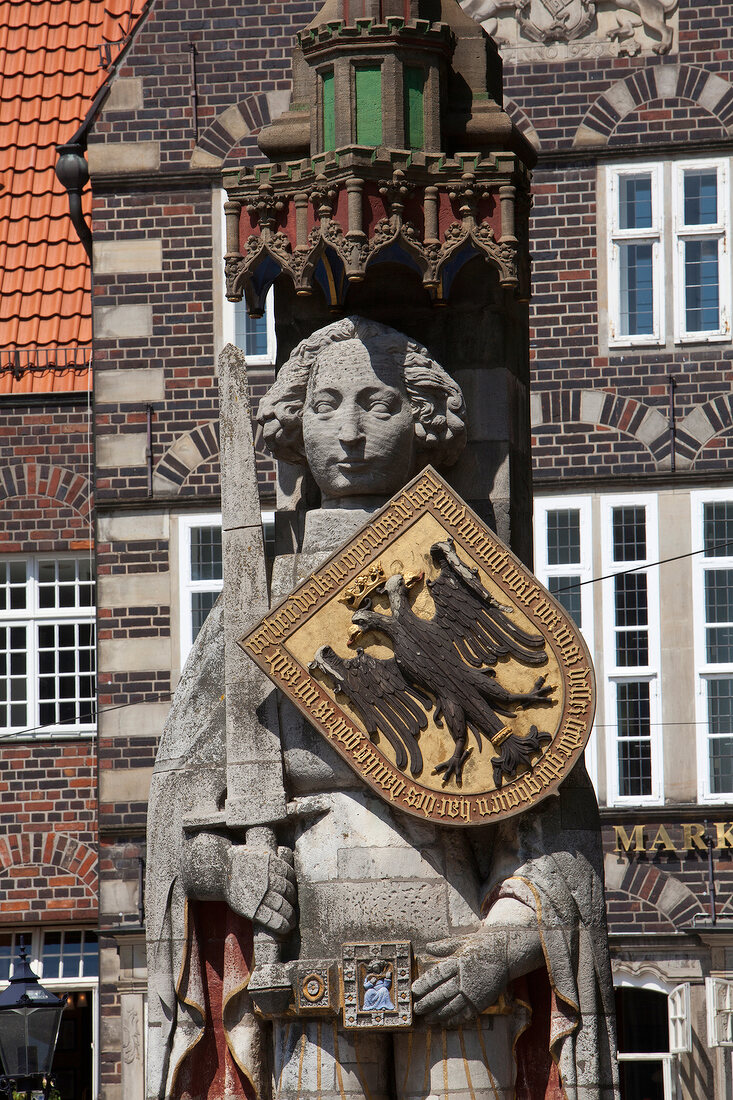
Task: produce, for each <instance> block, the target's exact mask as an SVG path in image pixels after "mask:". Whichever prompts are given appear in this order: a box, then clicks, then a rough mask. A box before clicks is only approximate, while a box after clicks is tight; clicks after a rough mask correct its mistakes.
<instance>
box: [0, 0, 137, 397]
mask: <svg viewBox="0 0 733 1100" xmlns="http://www.w3.org/2000/svg"><path fill="white" fill-rule="evenodd" d="M146 6H147V0H0V280H1V281H2V310H1V311H0V394H7V393H38V392H46V393H47V392H54V391H58V390H67V391H68V390H78V389H86V388H88V387H89V385H90V377H91V374H90V369H89V348H90V346H91V338H92V327H91V294H90V277H89V275H90V273H89V261H88V259H87V256H86V253H85V251H84V249H83V247H82V245H81V243H80V241H79V240H78V239H77V237H76V233H75V232H74V229H73V227H72V224H71V220H70V218H69V204H68V198H67V195H66V191H65V190H64V188H63V187H62V186H61V184H60V183H59V181H58V180H57V179H56V173H55V171H54V168H55V165H56V146H57V145H60V144H62V143H63V142H67V141H70V140H71V139H72V138H73V136H74V134H75V133H76V131H77V130H78V128H79V126H80V125H81V122H82V121H83V119H84V117H85V116H86V114H87V112H88V110H89V108H90V106H91V104H92V101H93V99H94V96H95V95H96V94H97V92H98V91H99V89H100V88H101V87H102V85H103V84H104V81H105V80H106V79H107V76H108V71H107V70H106V69H105V68H103V67H102V65H101V54H100V46H102V44H103V43H118V44H119V45H118V47H117V48H116V49H115V48H113V49H112V59H113V60H114V58H115V56H116V54H117V52H118V50H119V48H120V47H121V45H122V44H124V41H125V35H127V34H128V33H129V31H130V30H131V29H132V27H133V25H134V24H135V22H136V21H137V20H138V18H139V16H140V15H141V14H142V11H143V9H144V8H145V7H146ZM83 206H84V214H85V217H86V218H87V219H88V218H89V215H90V206H91V198H90V191H89V188H87V191H86V193H85V195H84V196H83ZM55 348H58V349H61V350H60V351H59V353H58V354H57V355H55V356H53V355H51V356H49V355H47V352H48V351H49V349H55ZM16 349H18V351H19V355H18V356H15V351H16ZM71 349H79V355H78V356H77V355H74V357H73V358H70V357H69V356H70V353H71ZM36 350H37V352H38V354H37V355H35V354H34V352H36ZM29 362H37V363H38V364H39V365H41V366H43V367H45V368H46V369H43V370H40V371H38V370H37V371H27V372H25V373H22V368H23V367H24V366H25V365H27V364H28V363H29ZM54 362H55V363H56V364H57V367H58V368H60V369H55V370H54V369H50V368H49V367H48V366H47V364H48V363H54ZM69 363H73V364H74V366H72V367H69V366H68V364H69ZM19 364H20V366H21V372H19V371H18V370H15V369H14V370H9V369H8V367H9V366H14V367H17V366H18V365H19ZM18 373H21V377H20V378H18V377H16V375H17V374H18Z"/></svg>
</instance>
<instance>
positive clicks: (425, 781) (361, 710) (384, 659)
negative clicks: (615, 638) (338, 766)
mask: <svg viewBox="0 0 733 1100" xmlns="http://www.w3.org/2000/svg"><path fill="white" fill-rule="evenodd" d="M240 645H241V646H242V647H243V648H244V650H245V651H246V652H247V653H248V654H249V655H250V656H251V657H252V658H253V659H254V660H255V661H256V663H257V664H258V665H259V666H260V667H261V668H262V669H263V670H264V672H265V673H267V675H268V676H269V677H270V678H271V679H272V680H273V682H274V683H275V684H276V685H277V686H278V687H279V688H281V690H282V691H283V692H284V693H285V694H286V695H287V696H288V697H289V698H290V699H291V700H292V701H293V703H295V705H296V706H297V707H298V708H299V709H300V710H301V711H302V713H303V714H304V715H305V716H306V718H307V719H308V720H309V721H310V722H311V724H312V725H313V726H314V727H315V728H316V729H317V730H318V731H319V732H320V733H321V734H322V735H323V736H324V737H325V738H326V739H327V740H328V741H329V743H330V744H331V745H333V746H334V747H335V748H336V750H337V751H338V752H339V753H340V754H341V756H342V757H343V758H344V759H345V760H346V761H347V762H348V763H349V765H350V766H351V767H352V768H353V769H354V770H355V771H356V772H357V774H359V775H360V776H361V777H362V779H363V780H364V781H365V782H366V783H368V784H369V785H370V786H371V787H372V788H373V789H374V790H376V791H377V793H378V794H380V795H382V797H384V798H386V799H388V800H389V801H391V802H392V803H394V804H395V805H396V806H398V807H399V808H400V809H402V810H405V811H406V812H408V813H412V814H414V815H416V816H418V817H429V818H432V819H434V820H439V821H442V822H444V823H445V824H454V825H473V824H481V823H482V822H486V821H496V820H499V819H501V818H503V817H507V816H510V815H511V814H514V813H517V812H520V811H521V810H523V809H526V808H527V807H528V806H530V805H532V804H533V803H535V802H537V801H539V800H540V799H542V798H544V797H545V796H546V795H547V794H550V793H551V792H552V791H554V790H555V789H556V787H557V785H558V784H559V783H560V782H561V780H562V779H563V777H564V776H565V775H567V774H568V772H569V771H570V770H571V768H572V766H573V764H574V763H575V761H576V760H577V758H578V756H579V755H580V754H581V753H582V751H583V748H584V746H585V743H586V741H587V739H588V736H589V733H590V728H591V723H592V720H593V712H594V679H593V671H592V665H591V661H590V657H589V655H588V651H587V649H586V647H585V644H584V642H583V640H582V637H581V636H580V634H579V632H578V630H577V629H576V627H575V625H574V623H573V622H572V620H571V619H570V618H569V617H568V615H567V614H566V612H565V611H564V610H563V608H562V607H561V606H560V604H559V603H557V601H556V600H554V599H553V597H552V596H551V595H550V594H549V593H548V592H546V591H545V589H543V588H542V586H541V585H540V584H539V582H538V581H537V580H536V579H535V578H534V577H533V576H532V574H531V573H530V572H529V570H528V569H526V567H525V566H524V565H522V563H521V562H520V561H519V560H518V559H517V558H515V557H514V555H513V554H512V553H511V552H510V551H509V550H508V549H507V548H506V547H505V546H504V545H503V544H502V543H501V542H500V540H499V539H498V538H497V537H496V535H495V534H493V533H492V532H491V531H490V530H489V529H488V528H487V527H486V526H485V525H484V524H483V523H482V522H481V520H480V519H479V518H478V516H476V515H475V514H474V513H473V512H471V510H470V509H469V508H468V506H467V505H466V504H465V503H464V502H463V501H462V500H461V499H460V497H458V496H457V495H456V494H455V493H454V492H453V491H452V490H451V489H450V488H449V486H448V485H447V484H446V483H445V482H444V481H443V480H442V478H441V477H440V476H439V475H438V474H437V473H436V472H435V471H434V470H433V469H432V468H430V467H428V468H427V469H426V470H425V471H423V473H422V474H420V475H419V476H418V477H417V478H415V479H414V480H413V481H412V482H411V483H410V484H409V485H407V486H406V488H405V489H403V490H402V491H401V492H400V493H398V494H397V496H395V497H394V498H393V499H392V500H391V501H390V503H389V504H387V505H386V506H385V507H384V508H383V509H382V510H381V511H380V512H378V513H376V515H375V516H374V517H373V519H372V520H371V521H370V522H369V523H368V524H367V525H366V526H365V527H364V528H362V530H361V531H359V532H358V533H357V535H355V536H354V537H353V538H352V539H351V540H350V541H349V542H348V543H347V544H346V545H345V546H344V547H343V548H342V549H341V550H340V551H339V552H338V553H337V554H335V555H334V556H333V557H332V558H330V559H329V561H327V562H326V563H325V564H324V565H323V566H322V567H321V568H320V569H319V570H318V571H317V572H316V573H314V574H313V575H312V576H311V577H309V578H308V579H307V580H306V581H304V582H303V583H302V584H301V585H300V586H299V587H298V588H296V589H295V591H294V592H292V593H291V595H290V596H288V597H287V599H285V600H284V601H282V603H280V604H279V605H278V606H277V607H275V608H274V609H273V610H272V611H271V612H270V613H269V614H268V615H267V616H265V617H264V618H263V619H262V621H261V622H260V623H259V624H258V625H257V626H256V627H255V629H254V630H252V631H251V632H250V633H249V634H248V635H247V636H246V637H244V638H242V639H241V640H240Z"/></svg>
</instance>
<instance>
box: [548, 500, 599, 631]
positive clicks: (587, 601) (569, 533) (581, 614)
mask: <svg viewBox="0 0 733 1100" xmlns="http://www.w3.org/2000/svg"><path fill="white" fill-rule="evenodd" d="M534 529H535V572H536V573H537V576H538V577H539V579H540V580H541V581H542V583H543V584H544V585H545V587H546V588H547V589H548V591H549V592H551V593H552V595H553V596H554V597H555V599H556V600H557V601H558V603H560V604H562V606H563V607H564V608H565V610H566V611H567V613H568V614H569V615H570V616H571V618H573V619H574V620H575V623H576V624H577V626H578V627H579V628H580V629H581V630H582V631H583V635H584V637H585V640H586V642H587V644H588V646H589V647H590V648H592V646H593V586H592V585H591V584H590V583H589V582H590V581H591V580H592V579H593V562H592V547H593V544H592V540H591V501H590V497H537V498H536V499H535V502H534Z"/></svg>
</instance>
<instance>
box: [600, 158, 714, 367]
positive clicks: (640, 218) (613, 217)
mask: <svg viewBox="0 0 733 1100" xmlns="http://www.w3.org/2000/svg"><path fill="white" fill-rule="evenodd" d="M605 180H606V186H605V189H606V206H607V217H606V251H607V259H608V326H609V331H608V342H609V347H632V346H635V345H654V344H656V345H660V344H666V343H677V344H684V343H692V342H708V341H715V340H729V339H730V335H731V334H730V313H731V270H730V269H731V256H730V247H729V224H730V201H731V200H730V185H729V164H728V161H727V160H726V159H723V158H719V159H715V160H713V159H709V158H706V159H702V158H700V159H699V160H684V161H683V160H680V161H667V162H654V163H651V162H634V163H627V164H619V165H611V166H608V167H606V168H605Z"/></svg>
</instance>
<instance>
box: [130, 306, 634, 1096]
mask: <svg viewBox="0 0 733 1100" xmlns="http://www.w3.org/2000/svg"><path fill="white" fill-rule="evenodd" d="M259 421H260V424H261V426H262V430H263V435H264V439H265V442H266V444H267V445H268V447H270V449H271V450H272V452H273V453H274V454H275V456H276V457H278V458H281V459H284V460H287V461H288V462H291V463H292V462H296V463H300V464H307V467H308V469H309V470H310V473H311V474H312V477H313V479H314V480H315V482H316V484H317V486H318V488H319V489H320V492H321V507H320V508H319V509H314V510H312V511H311V512H309V513H308V514H307V516H306V525H305V535H304V541H303V546H302V549H301V552H300V553H299V554H297V555H291V556H286V557H284V558H281V559H279V560H278V561H276V562H275V566H274V570H273V577H272V594H271V596H272V600H273V601H277V600H278V599H279V598H281V597H283V596H285V595H287V594H288V593H289V592H290V591H291V589H292V588H293V586H294V585H295V583H296V582H297V581H298V580H299V579H301V578H302V577H304V576H306V575H307V574H308V573H310V572H311V571H312V570H313V569H315V568H316V567H317V566H318V565H319V564H320V563H321V562H322V561H323V560H324V559H325V558H326V557H327V556H328V555H329V554H330V553H331V552H332V551H334V550H335V549H337V548H338V547H339V546H340V545H341V544H342V543H343V542H344V541H345V540H346V539H347V538H348V537H349V536H350V535H351V534H352V533H353V532H354V531H355V530H356V529H357V528H358V527H359V526H361V524H363V523H364V522H365V520H367V519H368V517H369V515H370V514H371V513H372V512H373V511H374V510H375V509H376V508H378V507H379V506H380V505H381V504H383V503H384V502H385V500H386V499H387V498H389V497H390V496H391V495H392V494H393V493H394V492H396V491H397V490H399V489H400V488H401V487H402V485H404V484H405V483H406V482H407V480H408V479H409V478H410V477H411V476H412V475H414V474H415V473H416V472H417V471H418V470H419V469H420V468H421V466H422V465H424V464H425V463H426V462H428V461H429V462H431V463H432V464H433V465H435V466H441V465H443V466H445V465H449V464H450V463H451V462H453V461H455V460H456V458H457V457H458V455H459V453H460V451H461V449H462V447H463V444H464V441H465V437H466V412H465V407H464V402H463V397H462V394H461V391H460V389H459V387H458V385H457V384H456V383H455V381H453V379H451V377H450V376H449V375H448V374H447V373H446V371H444V370H443V369H442V368H441V367H440V366H439V365H438V364H437V363H436V362H435V361H434V360H433V359H432V358H431V357H430V355H429V353H428V352H427V350H426V349H425V348H423V347H421V346H420V345H419V344H417V343H416V342H414V341H413V340H411V339H409V338H408V337H406V336H404V335H402V334H400V333H398V332H396V331H394V330H393V329H389V328H386V327H385V326H383V325H379V324H377V323H375V322H371V321H366V320H363V319H361V318H357V317H349V318H346V319H344V320H341V321H337V322H335V323H334V324H332V325H329V326H327V327H326V328H323V329H321V330H319V331H318V332H315V333H313V335H312V336H310V337H309V338H308V339H306V340H304V341H303V342H302V343H301V344H300V345H299V346H298V347H297V348H296V349H295V351H294V352H293V354H292V355H291V357H290V359H289V360H288V362H287V363H286V364H285V365H284V366H283V368H282V369H281V371H280V373H279V376H278V379H277V381H276V382H275V384H274V385H273V387H272V388H271V390H270V392H269V393H268V394H267V396H266V397H265V398H264V399H263V401H262V402H261V405H260V410H259ZM253 476H254V475H253ZM225 584H226V580H225ZM221 634H222V616H221V610H220V608H218V607H217V608H215V609H214V611H213V612H212V613H211V615H210V617H209V619H208V621H207V623H206V624H205V627H204V629H203V630H202V632H201V634H200V636H199V638H198V640H197V642H196V645H195V647H194V650H193V652H192V654H191V657H190V658H189V662H188V665H187V668H186V670H185V673H184V677H183V680H182V684H181V686H180V687H179V691H178V693H177V696H176V701H175V703H174V706H173V710H172V713H171V718H170V720H169V722H168V725H167V727H166V731H165V733H164V736H163V741H162V744H161V750H160V753H159V758H158V763H157V765H156V774H155V776H154V780H153V789H152V792H151V808H150V827H149V838H150V839H149V844H150V849H149V863H148V865H149V879H148V926H149V932H148V936H149V969H150V985H149V988H150V1008H149V1011H150V1020H151V1030H150V1044H151V1050H150V1054H149V1059H148V1062H149V1067H150V1072H149V1085H148V1096H149V1100H160V1098H161V1097H176V1098H180V1100H184V1098H191V1100H193V1098H196V1100H199V1098H204V1097H206V1098H207V1100H208V1098H214V1097H217V1098H218V1097H222V1098H223V1097H224V1096H227V1097H229V1096H231V1097H235V1096H237V1097H238V1096H247V1097H250V1098H253V1097H255V1096H260V1097H262V1100H265V1097H269V1096H271V1097H273V1098H278V1100H280V1098H282V1100H305V1098H306V1097H309V1096H312V1097H313V1098H314V1100H316V1098H318V1100H346V1098H347V1096H348V1097H349V1100H357V1098H358V1100H360V1098H362V1097H363V1098H364V1100H387V1098H388V1097H389V1098H394V1100H396V1098H399V1100H408V1098H409V1100H413V1098H415V1100H417V1098H420V1100H426V1098H427V1097H428V1096H431V1097H433V1096H440V1097H445V1098H446V1100H447V1098H448V1097H451V1098H455V1100H478V1098H481V1100H483V1098H486V1100H489V1098H492V1100H510V1098H512V1097H515V1096H516V1097H519V1098H521V1100H560V1098H561V1097H564V1098H567V1100H615V1098H616V1097H617V1091H616V1090H617V1074H616V1068H615V1045H614V1044H615V1039H614V1031H613V990H612V985H611V975H610V964H609V958H608V949H607V943H606V927H605V908H604V896H603V884H602V857H601V850H600V830H599V824H598V818H597V807H596V803H595V797H594V795H593V791H592V788H591V787H590V784H589V781H588V779H587V776H586V774H585V770H584V767H583V766H582V762H581V764H580V765H579V766H576V768H575V770H574V771H573V773H572V774H571V775H570V777H569V778H568V779H567V780H566V781H565V782H564V783H563V785H562V787H561V788H560V792H559V796H558V797H550V798H547V799H545V800H544V801H543V802H541V803H540V804H539V805H537V806H536V807H535V808H533V809H532V810H531V811H529V812H526V813H523V814H520V815H517V816H515V817H513V818H511V819H509V820H506V821H503V822H502V823H501V824H499V825H493V826H492V825H486V826H480V827H478V828H477V827H472V828H471V829H460V828H453V829H449V828H446V827H445V826H442V825H439V824H435V823H433V822H432V821H430V820H425V821H420V820H416V819H414V818H411V817H408V816H407V815H406V814H404V813H401V812H400V811H399V810H397V809H395V808H394V807H393V806H391V805H390V804H389V802H388V801H384V800H383V799H382V798H380V797H379V796H378V795H377V794H376V793H374V792H373V791H372V790H371V789H368V788H367V787H366V786H365V785H364V784H363V783H362V782H361V781H360V780H359V778H358V777H357V776H356V775H355V774H354V773H353V772H352V771H351V769H349V768H348V767H347V766H346V764H345V763H344V762H343V761H342V760H341V759H340V757H339V756H337V754H336V753H335V751H334V750H333V749H332V748H331V747H330V746H329V745H328V744H327V743H326V742H325V741H324V740H323V739H322V738H321V737H320V736H319V735H317V734H316V733H315V731H314V730H313V729H312V728H311V727H310V726H309V725H308V723H307V722H306V721H305V720H304V718H303V717H302V716H301V715H300V714H299V713H298V712H297V711H296V710H295V709H294V708H293V707H292V706H291V705H290V704H289V703H288V701H287V700H285V699H282V700H281V701H280V706H279V713H278V714H277V715H276V717H273V718H272V719H271V721H272V722H274V723H276V725H277V731H278V735H279V739H280V745H281V750H282V761H283V782H284V788H285V794H286V797H287V814H286V815H285V816H284V818H283V820H282V821H281V822H280V823H279V824H277V825H276V826H275V832H276V833H277V843H278V844H279V847H277V850H275V847H274V846H273V845H272V844H269V846H268V845H267V844H263V843H260V842H259V841H258V837H259V836H260V833H258V831H257V830H251V831H250V832H248V833H247V838H246V843H243V842H242V836H241V835H239V836H238V835H237V834H236V832H235V831H233V830H232V829H231V828H229V827H227V824H226V821H225V820H224V819H223V818H222V817H220V818H219V819H217V818H216V816H214V817H212V818H211V820H210V821H209V822H208V824H207V822H206V821H205V820H203V818H205V815H203V818H202V824H201V827H200V828H199V827H196V826H195V823H194V825H192V824H191V820H190V815H191V811H192V809H195V806H196V805H197V804H199V805H202V804H203V802H204V801H207V802H208V803H211V804H212V805H215V806H218V807H219V808H220V809H221V807H222V805H223V804H224V800H225V798H226V793H225V791H224V787H225V784H226V778H225V766H226V760H225V748H224V741H225V738H224V727H223V703H222V696H223V695H224V692H223V690H222V684H223V672H224V669H223V666H224V656H223V652H224V651H223V645H224V643H223V640H222V637H221ZM242 660H243V661H245V662H246V660H247V658H245V657H244V655H242ZM273 713H274V712H273ZM249 720H250V719H249V717H248V715H247V714H245V713H243V714H242V715H241V722H243V723H245V724H246V723H247V722H248V721H249ZM446 779H447V777H446ZM455 779H456V777H455V776H454V777H453V779H451V782H454V781H455ZM229 793H230V795H231V792H229ZM242 793H244V794H246V797H247V798H248V799H249V800H250V801H251V802H253V803H255V804H256V802H257V799H258V797H259V794H260V792H259V791H258V789H257V786H256V784H254V783H253V785H252V787H251V789H249V790H247V791H246V792H240V795H241V794H242ZM187 814H188V815H189V818H188V819H186V815H187ZM194 816H195V815H194ZM186 820H188V824H187V825H186ZM184 826H185V827H184ZM253 936H254V938H255V940H257V937H259V938H260V939H259V941H258V942H259V943H264V941H265V939H266V938H267V936H269V937H271V938H272V937H275V938H276V939H277V941H278V942H279V944H280V948H279V949H278V951H275V953H274V954H273V952H272V951H270V952H269V954H267V952H266V951H265V949H264V948H263V949H262V950H263V953H262V957H263V959H265V956H266V954H267V958H266V961H269V962H272V961H273V959H274V958H275V956H276V954H278V953H279V955H280V959H279V962H278V963H277V965H278V966H279V967H280V970H281V971H283V972H285V973H292V974H296V973H297V974H299V975H305V977H304V981H303V985H302V989H303V995H304V996H305V998H306V999H307V1000H308V1001H310V1002H311V1005H315V1006H316V1007H317V1006H319V1005H320V1004H321V1001H319V998H322V999H323V998H325V999H324V1000H323V1004H324V1011H323V1013H322V1014H321V1015H318V1014H317V1013H315V1014H314V1013H313V1012H310V1013H309V1012H308V1011H303V1012H300V1011H299V1010H298V1007H297V1004H296V1006H295V1008H293V1007H292V1005H291V1006H290V1007H288V1004H287V1000H286V1001H285V1002H282V1003H281V1005H280V1007H278V1006H277V1005H275V1007H273V1006H272V1004H270V1005H269V1007H268V1005H267V1004H266V1003H265V1001H264V1000H262V1001H260V1002H258V1001H257V997H256V995H255V993H254V992H253V990H254V986H255V984H256V983H255V980H254V977H253V980H252V983H251V984H252V989H250V991H249V992H250V993H251V994H252V997H253V998H254V1000H255V1004H256V1005H257V1007H258V1008H259V1009H262V1011H263V1012H264V1014H265V1015H266V1016H267V1017H268V1022H263V1020H262V1014H258V1013H255V1012H253V1006H252V1002H251V1000H250V999H249V995H248V993H247V990H246V988H245V987H246V985H247V981H248V980H249V978H250V975H251V974H252V968H253V961H252V942H253ZM263 937H264V939H263ZM392 941H399V942H398V943H397V945H396V947H395V944H394V943H392ZM408 941H409V945H411V950H412V952H413V955H414V958H415V960H416V965H417V971H416V973H417V974H418V976H417V977H414V973H413V977H414V980H412V979H411V978H410V976H409V972H408V984H409V981H410V980H412V1004H413V1010H414V1016H413V1023H412V1026H410V1027H406V1028H403V1029H401V1030H393V1031H389V1030H385V1029H384V1027H381V1026H378V1025H380V1024H381V1023H382V1022H383V1015H382V1014H383V1013H384V1012H386V1011H389V1010H390V1009H391V1008H392V1007H393V1006H394V1004H395V1003H396V998H397V996H398V990H399V989H401V988H402V987H401V986H400V984H399V983H400V981H404V974H405V970H404V967H403V965H402V962H401V961H400V957H399V951H400V950H402V949H403V948H402V947H401V946H400V945H401V944H402V945H404V944H406V943H408ZM354 942H358V943H360V944H362V945H364V944H367V945H371V947H370V950H371V951H372V956H371V957H370V958H367V959H365V960H364V961H362V962H359V959H358V958H356V959H355V975H356V976H355V988H356V987H358V989H359V991H360V992H359V995H360V996H361V997H362V998H363V1004H364V1006H366V1007H367V1008H369V1009H370V1010H371V1011H372V1013H373V1017H374V1021H375V1026H374V1027H373V1028H368V1027H367V1028H364V1029H359V1030H353V1029H348V1028H346V1027H344V1026H343V1025H342V1023H341V1021H340V1017H338V1016H337V1015H336V1013H335V1012H334V1011H329V1004H328V1001H327V998H326V995H325V994H324V985H328V984H329V982H331V981H332V975H333V973H334V967H336V966H338V965H339V963H340V961H341V960H342V958H344V957H345V956H344V954H343V953H344V945H349V944H353V943H354ZM387 943H392V947H395V950H396V951H397V954H396V955H389V952H387V951H385V950H384V945H385V944H387ZM405 950H407V948H405ZM259 951H260V947H259V946H258V947H257V948H256V952H255V954H256V956H257V953H258V952H259ZM347 951H348V947H347ZM255 963H256V967H257V968H259V967H260V960H259V957H256V958H255ZM401 968H402V969H401ZM254 973H255V975H256V974H257V969H255V971H254ZM342 979H343V980H345V978H344V976H343V974H342ZM273 1004H274V1002H273ZM305 1007H306V1009H307V1008H308V1006H307V1005H306V1006H305ZM331 1008H333V1005H332V1004H331Z"/></svg>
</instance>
